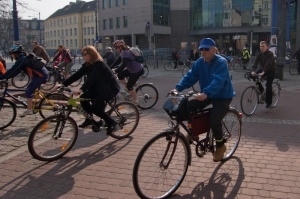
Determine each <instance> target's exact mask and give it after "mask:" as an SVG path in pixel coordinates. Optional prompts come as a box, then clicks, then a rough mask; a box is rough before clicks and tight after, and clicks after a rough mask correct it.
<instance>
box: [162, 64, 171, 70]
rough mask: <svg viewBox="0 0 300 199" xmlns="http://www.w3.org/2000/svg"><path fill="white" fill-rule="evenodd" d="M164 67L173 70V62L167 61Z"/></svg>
mask: <svg viewBox="0 0 300 199" xmlns="http://www.w3.org/2000/svg"><path fill="white" fill-rule="evenodd" d="M164 69H165V70H166V71H169V70H171V69H172V63H171V62H168V63H165V65H164Z"/></svg>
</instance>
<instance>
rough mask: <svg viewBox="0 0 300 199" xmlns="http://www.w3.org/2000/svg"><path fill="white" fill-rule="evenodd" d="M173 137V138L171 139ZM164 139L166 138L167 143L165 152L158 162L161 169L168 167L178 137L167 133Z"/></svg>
mask: <svg viewBox="0 0 300 199" xmlns="http://www.w3.org/2000/svg"><path fill="white" fill-rule="evenodd" d="M173 137H175V139H174V140H173ZM166 139H167V140H168V145H167V148H166V150H165V154H164V156H163V158H162V160H161V162H160V164H159V165H160V169H161V170H165V169H167V168H168V167H169V165H170V162H171V160H172V158H173V156H174V153H175V150H176V147H177V143H178V139H179V138H178V136H172V135H169V136H168V137H167V138H166Z"/></svg>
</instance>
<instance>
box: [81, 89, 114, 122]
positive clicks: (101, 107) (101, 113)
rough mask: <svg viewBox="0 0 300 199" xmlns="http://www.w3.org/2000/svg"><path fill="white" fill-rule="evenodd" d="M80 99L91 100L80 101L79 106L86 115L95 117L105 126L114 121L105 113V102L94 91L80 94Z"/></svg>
mask: <svg viewBox="0 0 300 199" xmlns="http://www.w3.org/2000/svg"><path fill="white" fill-rule="evenodd" d="M80 97H81V98H88V99H93V100H92V101H80V104H81V106H82V108H83V110H85V111H86V112H87V113H88V114H90V115H93V114H95V115H97V116H98V117H100V118H101V119H103V120H104V121H105V122H106V124H108V125H110V124H112V123H113V122H114V120H113V119H112V118H111V117H110V116H109V115H107V114H106V113H105V107H106V103H105V100H104V99H103V97H102V96H101V95H99V93H98V92H97V91H95V90H89V91H86V92H84V93H83V94H81V96H80Z"/></svg>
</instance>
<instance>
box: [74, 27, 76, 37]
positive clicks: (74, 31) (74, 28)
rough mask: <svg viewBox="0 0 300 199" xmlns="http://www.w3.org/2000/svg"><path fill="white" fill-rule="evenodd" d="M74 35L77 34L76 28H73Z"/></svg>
mask: <svg viewBox="0 0 300 199" xmlns="http://www.w3.org/2000/svg"><path fill="white" fill-rule="evenodd" d="M74 36H77V28H74Z"/></svg>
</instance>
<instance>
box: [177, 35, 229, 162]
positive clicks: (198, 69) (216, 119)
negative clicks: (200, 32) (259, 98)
mask: <svg viewBox="0 0 300 199" xmlns="http://www.w3.org/2000/svg"><path fill="white" fill-rule="evenodd" d="M199 51H200V52H201V57H200V58H199V59H198V60H197V61H195V62H194V63H193V64H192V68H191V70H190V71H189V72H188V73H187V74H186V75H185V76H184V77H183V78H182V79H181V80H180V82H179V83H178V84H177V85H176V90H177V91H179V92H181V91H183V90H184V89H187V88H190V87H191V86H192V85H194V84H195V83H197V81H199V84H200V89H201V92H200V93H198V94H196V96H195V99H194V100H191V101H189V103H188V106H189V110H190V111H191V110H197V109H200V110H201V109H203V108H205V107H206V106H208V105H210V104H212V106H213V108H212V111H211V114H210V118H209V122H210V126H211V129H212V132H213V135H214V138H215V140H216V151H215V153H214V154H213V156H214V157H213V160H214V161H215V162H217V161H221V160H222V159H223V156H224V153H225V151H226V146H225V144H224V140H223V135H222V123H221V121H222V119H223V118H224V116H225V115H226V113H227V111H228V110H229V105H230V103H231V100H232V98H233V97H234V96H235V91H234V90H233V86H232V83H231V79H230V75H229V71H228V65H227V60H226V59H225V58H224V57H222V56H220V55H218V54H216V43H215V41H214V40H212V39H211V38H204V39H202V40H201V42H200V46H199ZM187 138H188V139H190V140H191V138H190V137H189V136H188V137H187Z"/></svg>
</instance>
